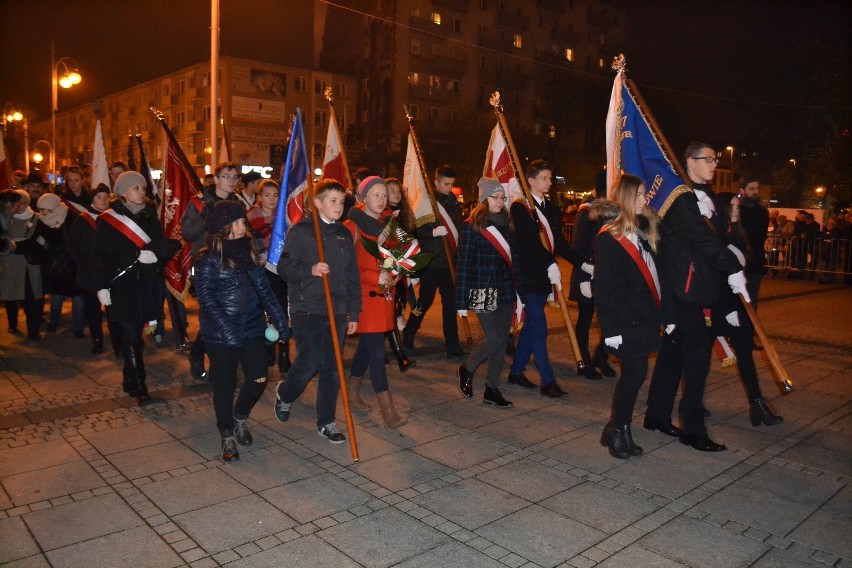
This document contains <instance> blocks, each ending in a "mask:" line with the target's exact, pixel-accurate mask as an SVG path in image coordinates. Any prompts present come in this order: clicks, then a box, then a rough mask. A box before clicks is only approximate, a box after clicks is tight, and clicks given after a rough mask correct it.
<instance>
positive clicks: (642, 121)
mask: <svg viewBox="0 0 852 568" xmlns="http://www.w3.org/2000/svg"><path fill="white" fill-rule="evenodd" d="M624 83H625V82H624V81H623V76H622V72H621V71H619V72H618V73H617V74H616V78H615V84H614V85H613V88H612V97H611V98H610V108H609V114H608V115H607V173H608V178H609V184H608V185H609V187H610V188H611V187H612V186H613V182H614V181H615V180H616V179H617V178H618V176H619V174H620V173H621V172H624V173H626V174H632V175H635V176H638V177H640V178H642V179H643V180H645V187H646V189H647V191H648V204H649V205H650V206H651V207H652V208H653V209H654V210H655V211H657V212H658V213H659V214H660V216H661V217H662V216H664V215H665V214H666V211H668V209H669V207H670V206H671V204H672V202H673V201H674V199H675V198H676V197H677V196H678V195H680V194H681V193H683V192H685V191H689V186H688V185H686V184H685V183H684V182H683V180H682V179H681V178H680V176H679V175H678V174H677V173H676V171H675V168H674V166H672V162H671V160H670V159H669V156H666V153H665V152H664V151H663V149H662V147H661V146H660V143H659V141H658V140H657V137H656V136H655V135H654V131H653V130H652V128H651V126H650V125H649V124H648V121H647V120H646V118H645V116H644V115H643V114H642V111H641V110H640V108H639V106H638V105H637V104H636V100H635V99H634V98H633V95H632V94H631V93H630V90H629V89H628V88H627V85H626V84H624Z"/></svg>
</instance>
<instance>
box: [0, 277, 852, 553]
mask: <svg viewBox="0 0 852 568" xmlns="http://www.w3.org/2000/svg"><path fill="white" fill-rule="evenodd" d="M761 299H762V303H761V305H760V314H761V318H762V321H763V322H764V325H765V326H766V329H767V332H768V333H769V335H770V337H772V338H773V339H774V340H775V341H774V344H775V346H776V349H777V350H778V353H779V355H780V357H781V359H782V360H783V361H784V364H785V367H786V369H787V371H788V373H789V375H790V377H791V378H792V379H793V381H794V382H795V383H796V386H797V390H796V391H795V392H794V393H792V394H789V395H786V396H782V395H780V394H779V391H778V389H777V388H776V387H775V385H774V383H773V381H772V379H771V373H770V371H769V369H768V362H767V360H766V358H765V356H764V355H763V354H762V353H760V352H758V353H756V357H755V358H756V361H757V364H758V371H759V374H760V377H761V386H762V388H763V391H764V395H765V396H766V397H767V398H768V399H770V401H771V403H772V405H773V406H774V407H775V409H776V410H777V411H778V412H779V413H780V414H783V415H784V416H785V421H784V423H783V424H781V425H778V426H774V427H771V428H767V427H759V428H755V427H752V426H751V425H750V423H749V420H748V406H747V402H746V398H745V394H744V390H743V388H742V386H741V384H740V382H739V379H738V378H737V375H736V371H735V370H734V369H731V368H726V369H721V368H720V365H719V362H718V361H714V363H713V368H712V371H711V375H710V378H709V381H708V386H707V394H706V406H707V408H708V409H709V410H711V411H712V416H711V417H710V418H708V425H709V428H710V432H711V435H712V436H713V437H714V438H715V439H717V440H718V441H722V442H724V443H726V444H727V445H728V451H726V452H722V453H717V454H702V453H700V452H696V451H694V450H692V449H690V448H687V447H685V446H683V445H681V444H679V443H678V442H677V440H674V439H672V438H668V437H666V436H664V435H661V434H659V433H656V432H649V431H646V430H644V429H642V428H641V419H642V413H643V411H644V397H645V396H646V394H647V383H646V385H645V387H644V388H643V390H642V392H641V394H640V399H639V402H638V403H637V407H636V408H637V412H636V415H635V417H634V425H635V427H634V437H635V438H636V440H637V442H638V443H639V444H640V445H642V446H643V447H644V448H645V453H644V455H642V456H641V457H638V458H633V459H630V460H628V461H620V460H617V459H614V458H611V457H610V456H609V455H608V454H607V452H606V450H605V449H604V448H602V447H601V446H600V445H599V443H598V439H599V437H600V432H601V428H602V427H603V425H604V423H605V422H606V420H607V418H608V413H609V404H610V399H611V396H612V390H613V386H614V379H604V380H602V381H599V382H590V381H586V380H585V379H582V378H579V377H576V376H574V374H573V372H572V369H573V367H574V363H573V358H572V356H571V355H570V351H569V347H568V341H567V337H566V335H565V333H564V331H561V330H560V329H559V325H560V324H559V314H558V312H557V311H556V310H551V311H550V312H549V313H548V319H549V325H550V327H551V336H550V339H549V349H550V353H551V356H552V359H553V362H554V366H555V368H556V371H557V376H558V378H559V380H560V384H561V385H562V386H563V388H564V389H565V390H566V391H568V396H567V397H565V398H563V399H559V400H551V399H548V398H544V397H541V396H539V395H538V394H537V392H535V391H532V392H530V391H524V390H521V389H519V388H517V387H514V386H508V385H506V386H505V387H503V391H504V394H505V395H506V397H507V398H509V399H510V400H512V401H513V402H514V403H515V407H514V408H513V409H510V410H498V409H495V408H492V407H487V406H484V405H482V404H481V402H480V399H479V398H478V397H479V396H480V395H481V392H482V389H483V385H484V377H483V373H484V368H481V369H480V370H478V371H477V373H476V378H475V381H474V385H475V396H474V399H473V400H472V401H469V400H466V399H464V398H462V397H461V396H460V395H459V393H458V390H457V385H456V379H455V367H456V366H457V365H458V363H459V361H458V360H448V359H446V358H445V357H444V349H443V345H442V343H441V341H442V337H441V331H440V329H439V327H440V311H439V307H438V306H434V307H433V308H432V310H431V311H430V313H429V314H428V316H427V318H426V323H425V325H424V327H423V329H422V330H421V333H420V334H419V335H418V337H417V347H418V349H416V350H415V351H414V352H413V353H412V355H413V357H414V358H416V359H417V361H418V364H417V366H416V367H415V368H413V369H411V370H409V371H408V372H407V373H404V374H402V373H399V372H398V370H397V369H396V367H395V365H393V364H391V365H389V366H388V371H389V377H390V383H391V388H392V390H393V392H394V397H395V399H396V400H397V402H398V404H400V405H401V406H402V407H403V408H404V409H405V411H406V412H407V413H408V414H409V416H410V422H409V423H408V424H407V425H405V426H403V427H402V428H400V429H398V430H388V429H385V428H383V427H382V425H381V420H380V418H379V416H378V414H377V411H376V410H374V411H373V413H372V414H369V415H360V414H357V413H353V417H354V418H355V422H356V424H355V432H356V434H357V440H358V449H359V453H360V461H359V462H357V463H354V462H353V460H352V456H351V454H350V449H349V446H348V444H342V445H332V444H329V443H328V442H327V441H325V440H324V439H323V438H321V437H320V436H318V435H317V434H316V428H315V418H314V416H315V415H314V408H313V404H314V399H315V394H316V390H315V387H314V386H313V384H311V385H309V387H308V388H307V390H306V392H305V394H304V395H303V396H302V398H301V399H300V401H299V402H298V403H296V404H295V405H294V406H293V411H292V415H291V418H290V420H289V421H288V422H287V423H285V424H281V423H279V422H277V421H276V420H275V418H274V416H273V413H272V402H273V394H272V389H271V388H268V389H267V392H266V393H265V394H264V396H263V398H262V399H261V401H260V402H259V403H258V406H257V407H256V408H255V410H254V412H253V414H252V417H251V418H252V426H253V429H252V432H253V435H254V440H255V441H254V445H253V446H252V447H251V448H241V456H242V459H241V461H239V462H233V463H229V464H224V463H223V462H222V461H221V460H220V459H219V451H220V448H219V439H218V433H217V431H216V426H215V419H214V415H213V409H212V402H211V394H210V389H209V387H208V386H207V385H205V384H200V383H197V382H195V381H193V380H192V379H191V378H190V377H189V373H188V362H187V360H186V355H185V354H183V353H177V352H175V351H174V350H173V349H172V348H171V344H170V343H169V339H170V337H169V335H168V334H167V341H166V344H167V347H164V348H161V349H154V348H153V347H152V348H149V349H147V350H146V353H145V357H146V363H147V367H148V374H149V379H148V380H149V385H150V387H151V389H152V393H153V394H154V395H155V396H157V397H159V398H161V399H162V402H161V403H160V404H156V405H153V406H150V407H147V408H145V409H139V408H138V407H136V406H135V401H133V400H131V399H129V398H127V397H124V396H123V395H122V392H121V369H120V364H119V362H118V361H116V360H115V359H113V357H112V354H111V353H104V354H102V355H100V356H98V357H93V356H91V355H90V354H89V344H88V341H87V340H79V339H73V338H72V337H71V333H70V330H69V329H68V325H69V321H68V320H70V314H69V313H67V311H68V310H66V314H65V323H64V324H63V326H62V327H61V328H60V331H59V332H58V333H55V334H49V335H48V336H47V337H45V338H44V339H43V340H41V341H40V342H30V341H26V340H23V339H21V338H19V337H13V336H10V335H8V334H6V333H5V332H0V564H2V565H8V566H18V567H23V566H27V567H39V566H55V567H58V566H75V567H77V566H87V567H102V566H103V567H106V566H121V567H127V566H195V567H206V566H234V567H237V566H239V567H262V566H290V567H321V566H329V567H334V568H341V567H349V566H352V567H357V566H367V567H389V566H395V567H405V568H414V567H433V566H435V567H446V566H460V567H503V566H508V567H512V568H517V567H525V568H533V567H537V566H540V567H553V566H558V567H573V568H586V567H592V566H600V567H606V568H613V567H622V566H628V567H655V568H656V567H663V568H665V567H680V566H694V567H724V568H729V567H746V566H754V567H761V568H768V567H786V566H789V567H793V566H796V567H818V566H838V567H852V538H850V535H852V487H850V477H852V450H850V441H852V436H850V431H852V405H850V398H852V381H850V379H852V357H850V355H852V333H850V332H852V290H850V289H846V288H842V287H833V286H824V285H819V284H815V283H810V282H786V281H779V280H773V279H767V280H765V282H764V286H763V291H762V294H761ZM68 307H69V308H70V306H68ZM191 307H192V306H191ZM192 311H193V310H191V312H192ZM191 321H194V320H193V319H192V318H191ZM6 327H7V326H6V325H0V329H5V328H6ZM472 327H473V329H474V335H475V336H477V328H476V326H475V325H474V326H472ZM193 333H194V332H193ZM596 334H597V329H595V330H593V335H595V336H594V337H593V341H595V340H596V339H597V338H596ZM354 343H355V342H354V341H352V340H349V341H347V345H346V349H345V354H344V355H345V358H346V359H349V358H351V356H352V352H353V347H354ZM652 364H653V361H652ZM507 365H508V358H507ZM270 375H271V376H270V383H271V384H275V381H277V380H278V379H279V378H280V376H279V372H278V370H277V369H276V370H273V371H272V372H271V373H270ZM528 375H530V377H531V378H532V379H534V380H535V379H536V376H535V375H536V374H535V371H534V370H533V371H531V372H528ZM365 390H369V387H366V386H365ZM338 423H339V425H340V426H341V428H342V429H343V428H344V427H345V423H344V413H343V411H342V408H339V409H338Z"/></svg>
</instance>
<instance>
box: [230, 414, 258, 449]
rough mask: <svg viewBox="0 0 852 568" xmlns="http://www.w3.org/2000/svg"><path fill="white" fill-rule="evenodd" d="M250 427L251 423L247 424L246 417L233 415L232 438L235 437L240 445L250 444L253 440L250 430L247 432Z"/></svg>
mask: <svg viewBox="0 0 852 568" xmlns="http://www.w3.org/2000/svg"><path fill="white" fill-rule="evenodd" d="M250 428H251V424H249V421H248V417H246V418H237V417H236V416H234V438H236V439H237V442H239V444H240V445H241V446H251V444H252V442H254V440H253V439H252V437H251V432H249V429H250Z"/></svg>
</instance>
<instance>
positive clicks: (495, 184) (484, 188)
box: [476, 177, 505, 203]
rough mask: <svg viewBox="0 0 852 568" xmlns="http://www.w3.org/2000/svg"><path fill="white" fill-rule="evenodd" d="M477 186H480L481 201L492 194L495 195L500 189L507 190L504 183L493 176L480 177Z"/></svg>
mask: <svg viewBox="0 0 852 568" xmlns="http://www.w3.org/2000/svg"><path fill="white" fill-rule="evenodd" d="M476 185H477V187H479V202H480V203H482V202H483V201H485V200H486V199H488V198H489V197H490V196H492V195H494V194H495V193H497V192H498V191H505V189H504V188H503V184H501V183H500V182H499V181H497V180H496V179H493V178H487V177H483V178H479V181H478V182H476Z"/></svg>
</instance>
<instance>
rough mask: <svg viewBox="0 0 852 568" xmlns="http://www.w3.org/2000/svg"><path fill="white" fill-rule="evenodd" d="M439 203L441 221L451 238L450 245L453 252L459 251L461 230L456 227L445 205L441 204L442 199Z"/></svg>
mask: <svg viewBox="0 0 852 568" xmlns="http://www.w3.org/2000/svg"><path fill="white" fill-rule="evenodd" d="M436 203H437V205H438V213H440V214H441V223H442V224H443V225H444V226H445V227H446V228H447V238H448V239H449V240H450V246H451V247H452V249H453V252H458V250H459V230H458V228H457V227H456V224H455V223H453V220H452V218H451V217H450V214H449V213H447V210H446V209H444V206H443V205H441V202H440V201H437V202H436Z"/></svg>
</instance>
